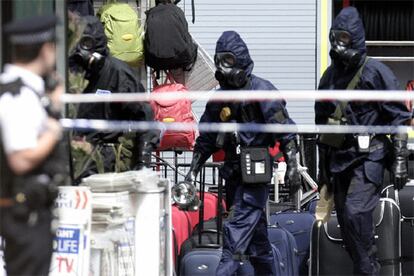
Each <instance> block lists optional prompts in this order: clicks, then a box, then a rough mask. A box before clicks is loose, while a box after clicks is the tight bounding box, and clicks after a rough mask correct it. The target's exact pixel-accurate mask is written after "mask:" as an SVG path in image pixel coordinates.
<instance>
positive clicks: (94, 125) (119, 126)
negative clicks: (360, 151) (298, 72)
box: [60, 119, 413, 134]
mask: <svg viewBox="0 0 414 276" xmlns="http://www.w3.org/2000/svg"><path fill="white" fill-rule="evenodd" d="M60 122H61V124H62V126H63V127H64V128H67V129H75V130H78V131H93V130H95V131H122V132H136V131H141V130H150V129H159V130H161V131H165V130H172V131H189V130H193V129H197V130H198V131H201V132H234V131H239V132H262V133H372V134H389V133H407V132H408V131H411V130H413V127H411V126H355V125H341V126H329V125H282V124H255V123H245V124H240V123H198V124H195V123H161V122H144V121H143V122H140V121H109V120H87V119H61V120H60Z"/></svg>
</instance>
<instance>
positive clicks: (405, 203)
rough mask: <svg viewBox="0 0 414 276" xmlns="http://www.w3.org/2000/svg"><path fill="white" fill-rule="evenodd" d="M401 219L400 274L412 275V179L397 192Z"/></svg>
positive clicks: (413, 239)
mask: <svg viewBox="0 0 414 276" xmlns="http://www.w3.org/2000/svg"><path fill="white" fill-rule="evenodd" d="M398 203H399V205H400V210H401V215H402V217H403V221H402V223H401V241H402V244H401V261H402V274H403V275H414V181H413V180H412V181H411V182H410V183H408V184H407V185H406V186H405V187H404V188H403V189H402V190H400V191H399V193H398Z"/></svg>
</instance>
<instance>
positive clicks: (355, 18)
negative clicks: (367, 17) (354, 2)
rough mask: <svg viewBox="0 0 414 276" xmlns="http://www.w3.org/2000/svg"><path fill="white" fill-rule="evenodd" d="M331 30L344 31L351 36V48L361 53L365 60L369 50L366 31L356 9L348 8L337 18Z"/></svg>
mask: <svg viewBox="0 0 414 276" xmlns="http://www.w3.org/2000/svg"><path fill="white" fill-rule="evenodd" d="M331 30H343V31H347V32H349V33H350V34H351V37H352V42H351V43H352V44H351V48H352V49H355V50H357V51H358V52H359V54H360V55H361V56H362V57H363V58H365V56H366V52H367V48H366V46H365V29H364V25H363V24H362V20H361V18H360V17H359V13H358V11H357V9H356V8H354V7H347V8H344V9H342V10H341V12H340V13H339V14H338V15H337V16H336V17H335V20H334V22H333V24H332V27H331Z"/></svg>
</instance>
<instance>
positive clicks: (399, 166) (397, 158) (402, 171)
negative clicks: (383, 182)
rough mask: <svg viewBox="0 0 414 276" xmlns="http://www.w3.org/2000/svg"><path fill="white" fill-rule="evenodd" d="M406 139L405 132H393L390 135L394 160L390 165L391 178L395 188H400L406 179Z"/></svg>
mask: <svg viewBox="0 0 414 276" xmlns="http://www.w3.org/2000/svg"><path fill="white" fill-rule="evenodd" d="M407 140H408V135H407V134H395V135H393V136H392V142H393V147H394V152H393V153H394V155H393V156H394V162H393V164H392V167H391V180H392V183H393V184H394V189H396V190H401V189H402V188H403V187H404V185H405V184H406V183H407V180H408V149H407Z"/></svg>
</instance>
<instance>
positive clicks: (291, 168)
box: [186, 31, 301, 275]
mask: <svg viewBox="0 0 414 276" xmlns="http://www.w3.org/2000/svg"><path fill="white" fill-rule="evenodd" d="M215 65H216V74H215V76H216V79H217V80H218V81H219V83H220V87H221V90H223V91H226V90H276V88H275V87H274V86H273V85H272V84H271V83H270V82H269V81H267V80H264V79H262V78H259V77H257V76H255V75H253V74H252V71H253V60H252V59H251V58H250V54H249V50H248V48H247V46H246V44H245V42H244V41H243V40H242V39H241V37H240V36H239V34H238V33H236V32H234V31H227V32H224V33H223V34H222V35H221V36H220V38H219V39H218V41H217V44H216V54H215ZM229 93H230V92H229ZM275 93H276V92H275ZM200 122H210V123H218V122H220V123H225V122H237V123H258V124H293V123H294V122H293V121H292V120H291V119H290V118H289V115H288V112H287V110H286V108H285V102H284V101H265V102H249V101H243V102H236V103H230V102H223V103H219V102H213V101H212V102H208V103H207V106H206V109H205V111H204V114H203V116H202V117H201V120H200ZM276 140H279V141H280V142H281V145H282V147H281V148H282V151H283V152H284V155H285V158H286V160H287V165H288V168H287V181H286V183H288V184H289V185H290V188H291V193H292V194H295V193H296V192H297V190H298V189H299V188H300V185H301V184H300V177H299V172H298V164H297V159H296V153H297V147H296V135H295V134H280V133H278V134H269V133H258V132H240V133H227V134H226V133H212V132H202V133H200V136H199V137H198V138H197V141H196V145H195V148H194V153H193V159H192V162H191V166H190V171H189V173H188V174H187V177H186V180H187V181H189V182H192V181H194V179H195V177H196V175H197V174H198V172H199V171H200V169H201V167H202V165H203V164H204V163H205V161H206V160H207V159H208V158H209V157H210V155H211V154H212V153H214V152H216V151H217V150H219V149H220V148H223V149H224V150H225V153H226V160H225V163H224V167H223V168H222V170H221V171H220V173H221V175H222V176H223V178H224V179H225V180H226V193H227V196H229V197H230V199H231V202H232V203H231V204H232V205H233V208H234V215H233V216H232V218H230V219H229V220H228V221H227V222H226V223H225V224H224V229H223V230H224V231H223V239H224V242H223V255H222V258H221V261H220V265H219V267H218V269H217V272H216V274H217V275H233V274H234V273H235V272H236V271H237V269H238V267H239V265H240V261H241V260H243V259H244V258H246V257H248V258H249V259H250V261H251V263H252V265H253V266H254V269H255V274H256V275H274V274H275V264H274V263H273V256H272V249H271V245H270V243H269V240H268V238H267V221H266V215H265V213H264V207H265V204H266V200H267V197H268V188H267V185H266V184H268V182H270V178H269V177H268V176H271V172H270V171H269V170H271V163H272V161H271V160H270V156H269V153H268V149H267V148H268V147H270V146H273V145H274V143H275V141H276ZM253 156H255V157H253ZM250 157H252V158H253V159H255V161H257V163H256V165H257V167H258V168H259V167H260V168H261V169H257V171H256V169H254V170H249V169H248V167H249V166H251V165H252V163H251V158H250ZM254 166H255V165H254ZM250 168H251V167H250ZM251 176H252V177H251Z"/></svg>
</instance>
